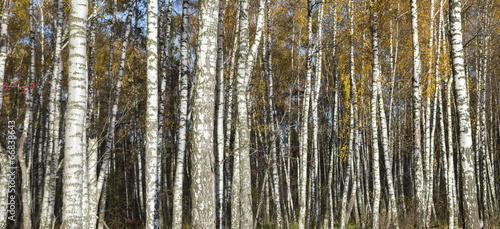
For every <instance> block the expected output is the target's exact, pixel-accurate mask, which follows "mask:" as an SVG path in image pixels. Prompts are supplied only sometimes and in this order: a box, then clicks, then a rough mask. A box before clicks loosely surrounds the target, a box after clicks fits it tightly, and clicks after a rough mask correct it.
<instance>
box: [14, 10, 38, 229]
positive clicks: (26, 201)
mask: <svg viewBox="0 0 500 229" xmlns="http://www.w3.org/2000/svg"><path fill="white" fill-rule="evenodd" d="M33 7H34V6H33V0H30V2H29V25H30V68H29V76H28V77H27V79H26V82H27V85H28V86H29V85H30V84H31V83H34V78H35V43H34V42H35V37H34V29H35V28H34V24H33ZM28 86H25V88H24V91H23V94H25V110H24V121H23V132H22V135H21V138H20V139H19V144H18V149H17V157H18V160H19V167H20V168H21V187H22V188H21V197H22V200H23V203H22V208H23V224H22V225H23V228H25V229H30V228H31V183H30V174H29V173H30V165H29V164H28V165H27V163H26V162H28V163H29V161H30V152H29V151H30V150H29V148H31V147H30V144H31V143H30V141H29V140H28V138H29V137H28V135H29V134H28V132H31V130H30V129H31V125H32V121H33V118H32V114H33V112H32V111H33V110H32V106H33V99H32V97H33V90H32V89H31V87H28ZM30 121H31V122H30ZM25 147H26V149H25Z"/></svg>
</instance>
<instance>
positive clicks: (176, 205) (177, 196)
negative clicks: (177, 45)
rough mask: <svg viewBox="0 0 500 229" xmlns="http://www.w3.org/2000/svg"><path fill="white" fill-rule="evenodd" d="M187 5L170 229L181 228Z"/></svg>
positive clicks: (184, 4)
mask: <svg viewBox="0 0 500 229" xmlns="http://www.w3.org/2000/svg"><path fill="white" fill-rule="evenodd" d="M188 4H189V1H187V0H184V1H183V2H182V34H181V50H180V52H181V67H180V75H179V77H180V81H179V83H180V86H179V91H180V92H179V96H180V105H179V136H178V138H179V140H178V143H177V159H176V166H175V181H174V182H175V183H174V195H173V219H172V228H173V229H180V228H181V226H182V205H183V204H182V190H183V183H184V182H183V181H184V160H185V159H184V158H185V155H186V141H187V140H186V138H187V122H188V120H187V112H188V74H189V72H188V53H187V51H188V50H187V45H188V44H187V43H188V34H187V33H188V26H189V24H188Z"/></svg>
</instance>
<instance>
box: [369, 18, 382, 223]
mask: <svg viewBox="0 0 500 229" xmlns="http://www.w3.org/2000/svg"><path fill="white" fill-rule="evenodd" d="M372 10H373V11H372V26H373V27H372V36H373V38H372V39H373V81H372V90H373V91H372V99H371V110H370V112H371V125H372V126H371V127H372V141H373V143H372V150H373V162H372V163H373V164H372V167H373V211H372V214H373V216H372V219H373V223H372V224H373V225H372V228H379V223H380V222H379V215H380V212H379V209H380V207H379V206H380V191H381V187H380V168H379V150H378V127H377V91H378V90H379V89H378V88H379V87H380V83H379V79H378V78H379V75H380V67H379V61H378V12H377V11H376V9H372ZM382 118H385V117H382Z"/></svg>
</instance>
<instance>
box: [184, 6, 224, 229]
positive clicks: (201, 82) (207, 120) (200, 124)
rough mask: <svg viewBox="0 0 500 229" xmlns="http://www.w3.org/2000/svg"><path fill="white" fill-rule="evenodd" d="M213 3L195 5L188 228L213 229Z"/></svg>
mask: <svg viewBox="0 0 500 229" xmlns="http://www.w3.org/2000/svg"><path fill="white" fill-rule="evenodd" d="M218 9H219V4H218V1H216V0H204V1H200V2H199V12H200V13H199V19H198V21H199V22H200V24H199V27H198V45H197V49H196V55H197V58H196V64H195V72H196V74H195V77H194V80H193V81H194V82H193V87H194V90H193V147H192V153H191V161H192V166H191V175H192V180H193V183H192V187H191V198H192V199H191V203H192V206H193V207H192V209H191V216H192V217H191V226H192V227H193V228H215V227H216V218H217V216H216V210H215V209H216V208H215V187H214V183H215V177H214V174H213V173H214V172H215V171H214V169H215V168H214V158H213V155H214V144H213V143H214V142H213V141H214V139H213V129H214V122H213V121H214V111H215V93H214V92H215V84H216V75H217V72H216V58H217V24H218V23H217V22H218V18H219V17H218V14H219V11H218Z"/></svg>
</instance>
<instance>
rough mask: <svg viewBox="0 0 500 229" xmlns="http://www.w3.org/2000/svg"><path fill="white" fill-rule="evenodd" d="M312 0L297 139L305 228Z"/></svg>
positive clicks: (302, 225)
mask: <svg viewBox="0 0 500 229" xmlns="http://www.w3.org/2000/svg"><path fill="white" fill-rule="evenodd" d="M312 8H313V4H312V0H307V60H306V65H307V72H306V81H305V85H304V87H305V90H304V94H303V102H302V110H301V115H302V120H301V126H300V140H299V149H300V151H299V229H304V228H306V211H307V205H306V202H307V190H306V188H307V154H308V152H307V146H308V144H307V142H308V141H307V137H308V122H309V101H310V94H311V77H312V74H313V69H312V55H313V50H312V46H313V42H312V39H313V34H312V15H313V12H312V11H313V9H312Z"/></svg>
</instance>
